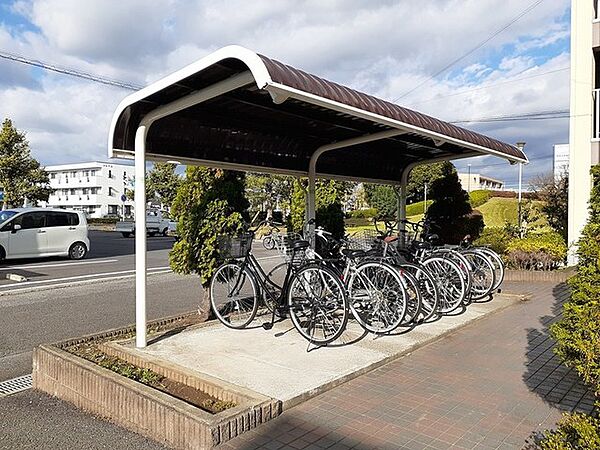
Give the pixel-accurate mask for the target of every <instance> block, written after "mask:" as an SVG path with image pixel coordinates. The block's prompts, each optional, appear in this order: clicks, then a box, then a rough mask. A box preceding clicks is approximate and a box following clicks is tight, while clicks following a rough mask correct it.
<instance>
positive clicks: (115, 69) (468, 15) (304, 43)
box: [0, 0, 570, 186]
mask: <svg viewBox="0 0 600 450" xmlns="http://www.w3.org/2000/svg"><path fill="white" fill-rule="evenodd" d="M569 3H570V2H569V1H568V0H543V1H539V0H537V1H535V0H421V1H414V0H396V1H391V0H378V1H375V0H369V1H366V0H364V1H360V0H294V1H292V0H289V1H284V0H277V1H274V0H254V1H251V2H249V1H245V0H219V1H210V2H209V1H201V0H197V1H192V0H189V1H188V0H85V2H82V1H81V0H18V1H11V0H0V52H4V53H11V54H16V55H21V56H25V57H27V58H31V59H37V60H41V61H43V62H46V63H51V64H54V65H57V66H61V67H66V68H71V69H76V70H79V71H84V72H87V73H92V74H95V75H99V76H103V77H107V78H111V79H115V80H119V81H124V82H128V83H133V84H136V85H146V84H148V83H151V82H153V81H156V80H157V79H159V78H161V77H163V76H165V75H166V74H168V73H170V72H172V71H174V70H177V69H179V68H181V67H182V66H184V65H186V64H189V63H191V62H193V61H195V60H197V59H199V58H201V57H203V56H205V55H206V54H208V53H210V52H212V51H214V50H215V49H217V48H219V47H222V46H224V45H228V44H240V45H243V46H245V47H248V48H250V49H252V50H256V51H258V52H261V53H264V54H266V55H267V56H270V57H273V58H275V59H279V60H281V61H283V62H286V63H288V64H291V65H293V66H296V67H299V68H302V69H305V70H307V71H309V72H312V73H315V74H317V75H320V76H322V77H325V78H327V79H330V80H333V81H337V82H340V83H342V84H346V85H349V86H351V87H354V88H356V89H359V90H362V91H365V92H368V93H370V94H373V95H376V96H379V97H382V98H384V99H388V100H395V101H396V102H397V103H399V104H401V105H403V106H407V107H410V108H413V109H416V110H419V111H423V112H425V113H428V114H431V115H433V116H435V117H439V118H442V119H445V120H449V121H470V122H465V123H461V126H465V127H467V128H471V129H474V130H476V131H480V132H483V133H485V134H488V135H490V136H493V137H496V138H499V139H501V140H505V141H507V142H511V143H514V142H516V141H526V142H527V148H526V151H527V154H528V156H529V157H530V159H531V164H530V165H529V166H528V167H526V168H525V172H524V176H525V179H526V180H527V179H529V178H530V177H531V176H534V175H535V174H538V173H544V172H548V171H550V170H551V168H552V145H553V144H555V143H562V142H567V141H568V119H566V118H559V119H552V120H529V121H514V120H512V121H501V122H499V121H494V122H481V121H480V120H482V119H487V118H492V117H498V116H507V115H511V116H514V115H520V114H528V113H538V112H540V111H554V110H566V109H568V105H569V86H568V83H569V70H568V67H569V20H570V18H569ZM523 13H525V14H523ZM486 41H487V42H486ZM480 44H483V45H480ZM451 63H454V64H452V65H451ZM449 65H451V66H450V67H449V68H448V69H447V70H445V71H442V69H444V68H446V67H447V66H449ZM440 72H441V73H440ZM433 75H436V76H435V77H433V78H432V76H433ZM415 88H416V89H415ZM129 93H130V91H127V90H125V89H122V88H117V87H110V86H105V85H102V84H98V83H94V82H90V81H87V80H82V79H78V78H74V77H70V76H66V75H62V74H57V73H54V72H49V71H45V70H43V69H39V68H35V67H31V66H27V65H24V64H21V63H17V62H12V61H8V60H5V59H1V58H0V117H1V118H4V117H10V118H11V119H13V122H14V123H15V125H16V126H17V127H18V128H19V129H21V130H24V131H26V132H27V136H28V139H29V141H30V143H31V148H32V151H33V153H34V155H35V156H36V157H37V158H38V159H39V160H40V161H41V162H42V163H43V164H52V163H67V162H76V161H86V160H106V147H107V145H106V141H107V133H108V127H109V123H110V118H111V116H112V112H113V111H114V109H115V107H116V106H117V104H118V103H119V101H120V100H121V99H122V98H123V97H124V96H126V95H128V94H129ZM407 93H408V94H407ZM471 164H472V172H480V173H483V174H488V175H490V176H493V177H496V178H500V179H503V180H505V181H506V182H507V184H508V185H513V186H514V185H515V184H516V180H517V169H516V168H515V167H510V166H508V164H506V163H504V162H502V161H501V160H499V159H494V158H491V157H490V158H477V159H474V160H472V161H471ZM465 165H466V162H463V163H460V164H459V165H458V166H459V168H464V167H465Z"/></svg>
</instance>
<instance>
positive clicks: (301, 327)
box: [287, 264, 348, 345]
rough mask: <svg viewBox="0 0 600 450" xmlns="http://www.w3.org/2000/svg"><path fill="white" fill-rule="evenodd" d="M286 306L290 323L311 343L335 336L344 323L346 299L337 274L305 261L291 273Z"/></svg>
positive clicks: (346, 314)
mask: <svg viewBox="0 0 600 450" xmlns="http://www.w3.org/2000/svg"><path fill="white" fill-rule="evenodd" d="M287 295H288V306H289V311H290V318H291V319H292V323H293V324H294V327H295V328H296V330H298V332H299V333H300V335H301V336H302V337H304V338H305V339H306V340H308V341H309V342H311V343H314V344H317V345H325V344H328V343H330V342H332V341H335V340H336V339H337V338H339V337H340V336H341V335H342V333H343V332H344V330H345V329H346V324H347V323H348V299H347V298H346V292H345V289H344V285H343V284H342V282H341V281H340V279H339V277H338V276H337V275H336V274H335V273H334V272H333V271H332V270H330V269H328V268H327V267H324V266H322V265H319V264H309V265H306V266H304V267H302V268H300V269H299V270H298V271H297V272H296V273H294V275H292V277H291V280H290V282H289V287H288V292H287Z"/></svg>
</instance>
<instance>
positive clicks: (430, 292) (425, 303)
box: [401, 263, 440, 322]
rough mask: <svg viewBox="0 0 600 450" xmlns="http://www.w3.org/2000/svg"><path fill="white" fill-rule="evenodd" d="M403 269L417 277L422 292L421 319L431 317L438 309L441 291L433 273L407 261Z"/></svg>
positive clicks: (424, 319) (425, 319)
mask: <svg viewBox="0 0 600 450" xmlns="http://www.w3.org/2000/svg"><path fill="white" fill-rule="evenodd" d="M401 267H402V269H404V270H406V271H408V272H410V273H411V274H412V275H413V276H414V277H415V278H416V279H417V283H418V285H419V291H420V293H421V320H422V321H423V322H425V321H427V320H429V319H431V318H432V317H433V315H434V314H435V313H436V312H437V310H438V303H439V300H440V293H439V289H438V287H437V284H436V282H435V279H434V278H433V276H431V274H430V273H429V272H428V271H427V270H426V269H425V268H424V267H422V266H420V265H419V264H413V263H405V264H402V265H401Z"/></svg>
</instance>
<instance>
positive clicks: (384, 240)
mask: <svg viewBox="0 0 600 450" xmlns="http://www.w3.org/2000/svg"><path fill="white" fill-rule="evenodd" d="M397 240H398V236H387V237H385V238H384V239H383V242H387V243H388V244H389V243H391V242H395V241H397Z"/></svg>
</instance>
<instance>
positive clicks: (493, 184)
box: [458, 172, 504, 192]
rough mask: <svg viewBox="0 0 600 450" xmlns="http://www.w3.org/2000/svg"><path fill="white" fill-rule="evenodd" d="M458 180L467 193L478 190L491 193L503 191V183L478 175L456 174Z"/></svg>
mask: <svg viewBox="0 0 600 450" xmlns="http://www.w3.org/2000/svg"><path fill="white" fill-rule="evenodd" d="M458 179H459V181H460V184H461V185H462V188H463V189H464V190H465V191H467V192H472V191H477V190H479V189H488V190H491V191H501V190H502V189H504V181H500V180H496V179H494V178H490V177H486V176H485V175H481V174H479V173H461V172H459V173H458Z"/></svg>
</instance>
